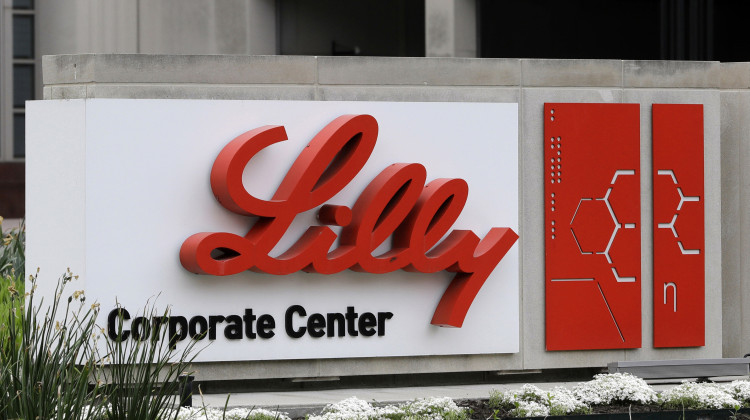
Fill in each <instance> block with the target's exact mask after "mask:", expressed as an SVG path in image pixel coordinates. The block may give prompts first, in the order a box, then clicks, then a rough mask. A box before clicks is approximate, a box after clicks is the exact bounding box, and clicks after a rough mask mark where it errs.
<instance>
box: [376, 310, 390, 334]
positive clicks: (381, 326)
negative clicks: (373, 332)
mask: <svg viewBox="0 0 750 420" xmlns="http://www.w3.org/2000/svg"><path fill="white" fill-rule="evenodd" d="M391 318H393V313H391V312H378V336H379V337H382V336H384V335H385V320H386V319H391Z"/></svg>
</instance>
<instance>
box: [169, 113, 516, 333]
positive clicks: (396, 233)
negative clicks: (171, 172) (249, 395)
mask: <svg viewBox="0 0 750 420" xmlns="http://www.w3.org/2000/svg"><path fill="white" fill-rule="evenodd" d="M377 135H378V123H377V121H376V120H375V118H373V117H372V116H370V115H343V116H341V117H338V118H336V119H335V120H333V121H332V122H331V123H330V124H328V125H327V126H326V127H325V128H323V129H322V130H321V131H320V132H319V133H318V134H317V135H316V136H315V137H314V138H313V139H312V141H310V143H309V144H308V145H307V147H305V148H304V149H303V150H302V152H301V153H300V154H299V156H298V157H297V160H295V161H294V164H293V165H292V167H291V169H289V172H288V173H287V174H286V175H285V177H284V179H283V180H282V181H281V184H280V185H279V187H278V189H277V190H276V192H275V193H274V195H273V197H272V198H271V199H270V200H263V199H259V198H257V197H254V196H252V195H251V194H250V193H248V192H247V190H245V188H244V187H243V184H242V172H243V170H244V168H245V166H246V165H247V164H248V162H249V161H250V159H252V158H253V156H255V155H256V154H257V153H258V152H259V151H261V150H262V149H264V148H266V147H268V146H270V145H272V144H274V143H277V142H281V141H284V140H286V139H287V135H286V131H285V130H284V127H282V126H264V127H260V128H256V129H254V130H251V131H248V132H246V133H244V134H242V135H240V136H239V137H237V138H236V139H234V140H232V141H231V142H230V143H229V144H227V146H226V147H224V149H223V150H222V151H221V153H219V156H218V157H217V158H216V161H215V162H214V165H213V168H212V169H211V188H212V190H213V192H214V194H215V196H216V198H217V200H218V201H219V203H221V205H222V206H224V207H225V208H227V209H228V210H230V211H232V212H234V213H237V214H241V215H246V216H257V217H258V219H257V221H256V222H255V223H254V224H253V226H252V227H251V228H250V230H249V231H248V232H247V234H245V235H244V236H240V235H235V234H233V233H225V232H216V233H211V232H204V233H197V234H194V235H192V236H190V237H189V238H188V239H186V240H185V242H184V243H183V244H182V247H181V249H180V261H181V262H182V265H183V267H185V268H186V269H187V270H189V271H191V272H193V273H198V274H211V275H216V276H226V275H231V274H237V273H240V272H242V271H245V270H252V271H257V272H263V273H269V274H278V275H283V274H290V273H294V272H296V271H300V270H303V271H307V272H313V273H323V274H332V273H338V272H341V271H343V270H346V269H351V270H354V271H362V272H368V273H389V272H392V271H395V270H406V271H415V272H421V273H434V272H438V271H442V270H447V271H449V272H454V273H456V275H455V277H454V278H453V280H452V281H451V283H450V285H449V286H448V288H447V289H446V291H445V292H444V294H443V296H442V298H441V300H440V303H439V304H438V306H437V309H436V310H435V313H434V315H433V318H432V321H431V323H432V324H434V325H439V326H451V327H461V325H462V324H463V321H464V318H465V317H466V313H467V312H468V310H469V307H470V306H471V304H472V302H473V300H474V297H475V296H476V295H477V293H478V292H479V289H480V288H481V287H482V285H483V284H484V282H485V281H486V280H487V278H488V276H489V275H490V273H492V271H493V270H494V269H495V267H496V266H497V264H499V263H500V260H502V258H503V257H504V256H505V254H506V253H507V252H508V250H509V249H510V248H511V247H512V246H513V244H514V243H515V242H516V240H517V239H518V235H516V233H515V232H513V230H512V229H510V228H498V227H493V228H492V229H490V231H489V232H488V233H487V235H486V236H485V237H484V238H483V239H480V238H479V237H478V236H477V235H476V234H474V233H473V232H472V231H468V230H453V231H452V232H450V233H449V234H448V235H447V236H446V238H445V239H443V240H442V241H440V239H441V238H442V237H443V236H445V234H446V233H448V231H449V230H450V229H451V227H452V225H453V223H454V222H455V221H456V219H457V218H458V216H459V215H460V213H461V211H462V210H463V207H464V205H465V204H466V199H467V197H468V193H469V187H468V185H467V183H466V181H464V180H462V179H450V178H440V179H435V180H433V181H430V182H429V183H428V184H427V185H425V181H426V177H427V173H426V170H425V168H424V166H422V165H420V164H418V163H396V164H393V165H390V166H388V167H387V168H385V169H384V170H383V171H382V172H380V174H378V175H377V176H376V177H375V178H374V179H373V180H372V182H370V183H369V184H368V185H367V187H366V188H365V189H364V191H363V192H362V194H361V195H360V196H359V197H358V198H357V200H356V202H355V203H354V206H353V207H352V208H351V209H350V208H349V207H346V206H340V205H330V204H324V203H325V202H326V201H327V200H329V199H331V198H332V197H333V196H334V195H336V194H337V193H338V192H339V191H341V190H342V189H343V188H344V187H345V186H346V185H347V184H348V183H349V182H351V181H352V180H353V179H354V177H355V176H356V175H357V173H359V171H360V170H361V169H362V167H363V166H364V165H365V163H366V162H367V160H368V158H369V157H370V154H371V153H372V150H373V148H374V147H375V142H376V139H377ZM318 206H321V207H320V208H319V209H318V213H317V215H318V220H319V221H320V223H321V224H322V225H323V226H311V227H309V228H308V229H307V230H306V231H305V233H304V234H303V235H302V236H301V237H300V238H299V239H298V240H297V241H296V243H294V245H292V246H291V247H290V248H289V249H288V250H287V251H286V252H284V253H282V254H281V255H279V256H277V257H271V256H269V255H268V254H269V252H270V251H271V250H272V249H273V248H274V246H275V245H276V244H277V243H278V242H279V240H280V239H281V237H282V236H283V235H284V233H285V232H286V231H287V229H288V228H289V226H290V225H291V224H292V220H293V219H294V218H295V217H296V216H297V215H298V214H300V213H302V212H305V211H308V210H311V209H313V208H315V207H318ZM325 225H330V226H341V227H342V229H341V234H340V237H338V238H337V234H336V232H334V231H333V230H332V229H331V228H329V227H328V226H325ZM389 237H391V238H392V246H391V250H390V251H388V252H385V253H384V254H382V255H377V256H373V255H372V252H373V251H374V250H375V249H376V248H377V247H378V246H380V245H381V244H382V243H384V242H385V241H386V240H387V239H388V238H389ZM336 239H338V245H337V247H336V248H335V249H331V248H332V247H333V244H334V242H335V241H336ZM438 242H440V243H438ZM219 254H221V255H219Z"/></svg>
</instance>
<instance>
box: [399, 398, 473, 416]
mask: <svg viewBox="0 0 750 420" xmlns="http://www.w3.org/2000/svg"><path fill="white" fill-rule="evenodd" d="M402 410H403V412H404V413H405V414H406V416H407V417H416V418H419V419H442V418H445V417H446V415H449V414H450V415H452V416H451V417H454V418H455V417H461V416H462V415H464V410H463V409H462V408H460V407H459V406H458V405H456V403H455V402H454V401H453V400H452V399H450V398H449V397H442V398H435V397H432V398H423V399H417V400H413V401H410V402H408V403H406V404H405V405H403V406H402Z"/></svg>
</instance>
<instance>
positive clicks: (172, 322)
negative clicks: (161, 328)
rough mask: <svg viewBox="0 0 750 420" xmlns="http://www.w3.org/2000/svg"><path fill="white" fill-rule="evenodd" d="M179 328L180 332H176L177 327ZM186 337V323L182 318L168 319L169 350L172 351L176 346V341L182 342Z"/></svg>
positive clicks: (173, 317)
mask: <svg viewBox="0 0 750 420" xmlns="http://www.w3.org/2000/svg"><path fill="white" fill-rule="evenodd" d="M178 326H179V327H180V331H179V332H178V331H177V327H178ZM187 335H188V322H187V319H186V318H185V317H184V316H170V317H169V348H170V349H172V350H174V348H175V347H176V346H177V342H178V341H182V340H184V339H186V338H187Z"/></svg>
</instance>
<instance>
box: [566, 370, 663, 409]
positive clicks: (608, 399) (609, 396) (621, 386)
mask: <svg viewBox="0 0 750 420" xmlns="http://www.w3.org/2000/svg"><path fill="white" fill-rule="evenodd" d="M573 394H575V396H576V397H577V398H578V399H579V400H580V401H582V402H584V403H586V404H590V405H604V404H612V403H625V404H632V403H635V404H651V403H653V402H655V401H656V399H657V396H656V391H654V390H653V389H652V388H651V387H650V386H648V384H647V383H646V381H644V380H643V379H641V378H638V377H636V376H633V375H631V374H629V373H610V374H600V375H595V376H594V379H593V380H591V381H588V382H584V383H581V384H579V385H577V386H576V387H575V388H573Z"/></svg>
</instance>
